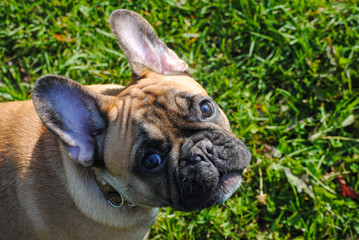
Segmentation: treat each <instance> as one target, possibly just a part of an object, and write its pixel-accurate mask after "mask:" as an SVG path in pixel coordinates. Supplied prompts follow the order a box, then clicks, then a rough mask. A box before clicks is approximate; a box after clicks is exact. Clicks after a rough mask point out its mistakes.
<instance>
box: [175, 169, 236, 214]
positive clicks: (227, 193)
mask: <svg viewBox="0 0 359 240" xmlns="http://www.w3.org/2000/svg"><path fill="white" fill-rule="evenodd" d="M240 184H241V174H240V173H237V172H232V173H223V174H221V176H220V177H219V179H218V183H217V185H216V187H215V188H214V190H213V192H212V193H211V194H210V195H209V196H208V198H207V199H206V200H204V199H201V200H199V201H201V202H198V201H196V200H195V199H192V201H191V202H192V203H193V204H186V205H185V206H183V205H181V206H172V207H173V208H174V209H177V210H180V211H185V212H191V211H198V210H202V209H204V208H209V207H212V206H215V205H218V204H222V203H224V202H225V201H226V200H227V199H228V198H230V197H231V196H232V195H233V194H234V193H235V192H236V191H237V189H238V188H239V186H240ZM203 200H204V201H203Z"/></svg>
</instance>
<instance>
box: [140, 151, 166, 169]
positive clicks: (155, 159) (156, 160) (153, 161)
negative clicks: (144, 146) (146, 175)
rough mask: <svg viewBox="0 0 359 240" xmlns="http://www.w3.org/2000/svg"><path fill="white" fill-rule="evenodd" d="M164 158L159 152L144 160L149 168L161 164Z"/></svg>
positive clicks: (144, 163)
mask: <svg viewBox="0 0 359 240" xmlns="http://www.w3.org/2000/svg"><path fill="white" fill-rule="evenodd" d="M161 163H162V158H161V157H160V155H158V154H151V155H149V156H147V157H146V158H145V160H144V162H143V165H145V167H147V168H149V169H154V168H156V167H158V166H159V165H161Z"/></svg>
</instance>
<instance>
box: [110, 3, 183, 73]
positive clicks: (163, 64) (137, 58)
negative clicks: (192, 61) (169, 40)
mask: <svg viewBox="0 0 359 240" xmlns="http://www.w3.org/2000/svg"><path fill="white" fill-rule="evenodd" d="M110 26H111V30H112V32H113V34H114V35H115V37H116V40H117V42H118V44H119V46H120V48H121V49H122V50H123V52H124V53H125V56H126V58H127V60H128V61H129V62H130V65H131V69H132V72H133V73H134V75H136V76H138V77H142V76H143V75H144V74H145V73H146V72H148V71H154V72H156V73H159V74H163V75H178V74H185V75H189V68H188V65H187V63H186V62H185V61H183V60H182V59H180V58H179V57H178V56H177V55H176V53H175V52H173V51H172V50H171V49H169V48H168V47H167V46H166V44H165V43H164V42H162V41H161V40H160V39H159V38H158V37H157V35H156V33H155V32H154V30H153V28H152V27H151V25H150V24H149V23H148V22H147V21H146V20H145V19H144V18H143V17H142V16H140V15H139V14H137V13H135V12H132V11H129V10H125V9H119V10H116V11H114V12H113V13H112V14H111V16H110Z"/></svg>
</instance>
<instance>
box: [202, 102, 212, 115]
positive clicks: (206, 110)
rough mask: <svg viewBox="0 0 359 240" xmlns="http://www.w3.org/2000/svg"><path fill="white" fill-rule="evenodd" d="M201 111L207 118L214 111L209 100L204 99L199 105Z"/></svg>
mask: <svg viewBox="0 0 359 240" xmlns="http://www.w3.org/2000/svg"><path fill="white" fill-rule="evenodd" d="M200 109H201V113H202V116H203V117H204V118H209V117H210V116H212V115H213V113H214V106H213V104H212V103H211V102H208V101H205V102H202V103H201V105H200Z"/></svg>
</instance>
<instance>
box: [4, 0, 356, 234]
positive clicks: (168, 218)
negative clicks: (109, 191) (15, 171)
mask: <svg viewBox="0 0 359 240" xmlns="http://www.w3.org/2000/svg"><path fill="white" fill-rule="evenodd" d="M118 8H127V9H131V10H134V11H137V12H139V13H140V14H141V15H143V16H144V17H146V18H147V19H148V20H149V22H151V23H152V24H153V26H154V27H155V29H156V32H157V33H158V35H159V36H160V37H161V38H162V39H163V40H164V41H165V42H166V43H167V45H168V46H169V47H170V48H172V49H174V50H175V52H176V53H177V54H178V55H179V56H181V57H182V58H183V59H185V60H186V61H187V62H188V63H189V65H190V67H191V72H192V75H193V77H194V78H195V79H197V80H198V81H199V82H200V83H201V84H202V85H204V86H205V88H206V90H207V91H208V92H209V94H210V95H212V96H214V98H215V99H216V101H217V102H218V104H219V105H220V106H221V107H222V108H223V109H224V110H225V112H226V113H227V115H228V117H229V119H230V122H231V125H232V128H233V130H234V132H235V133H236V135H237V136H239V137H240V138H241V139H243V140H244V141H245V142H246V144H247V146H248V147H249V148H250V150H251V151H252V153H253V158H252V165H251V167H250V168H248V170H247V172H246V173H245V178H244V182H243V186H242V187H241V188H240V190H239V191H238V192H237V193H236V194H235V196H234V197H232V198H231V199H230V200H229V201H228V202H227V203H226V204H224V205H222V206H217V207H213V208H211V209H207V210H204V211H201V212H195V213H181V212H176V211H173V210H172V209H162V210H161V213H160V215H159V218H158V221H157V222H156V224H155V225H154V226H153V228H152V231H151V238H152V239H293V238H296V237H298V239H302V238H303V239H357V238H359V217H358V208H359V204H358V199H354V200H352V199H350V198H348V197H344V196H343V194H342V191H341V188H340V185H339V183H338V181H337V180H336V176H337V175H338V174H341V175H342V176H343V178H344V179H345V180H346V182H347V184H348V186H351V187H352V188H353V189H354V190H356V191H359V181H358V177H359V163H358V162H359V142H358V141H359V140H358V139H359V76H358V74H359V60H358V59H359V41H358V39H359V27H358V26H359V8H358V6H357V3H356V1H314V0H310V1H299V0H294V1H254V0H247V1H246V0H243V1H238V0H234V1H198V0H194V1H186V0H180V1H159V0H155V1H128V2H127V1H120V2H118V1H72V2H68V1H44V0H39V1H34V2H31V1H14V0H5V1H2V2H0V16H1V19H2V21H1V22H0V26H1V27H0V59H1V66H0V81H1V82H0V101H11V100H25V99H30V98H31V89H32V86H33V84H34V82H35V81H36V79H37V78H39V77H40V76H42V75H44V74H58V75H62V76H67V77H70V78H72V79H74V80H77V81H79V82H81V83H83V84H92V83H118V84H127V83H128V82H129V79H130V75H131V71H130V69H129V66H128V63H127V61H126V60H125V58H124V55H123V54H122V52H121V51H120V50H119V47H118V46H117V43H116V41H115V38H114V37H113V36H112V34H111V31H110V29H109V26H108V17H109V15H110V13H111V12H112V11H113V10H115V9H118ZM261 181H262V184H260V182H261ZM259 196H262V203H260V202H259V200H258V197H259ZM265 197H266V198H265ZM263 199H264V200H263Z"/></svg>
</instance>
